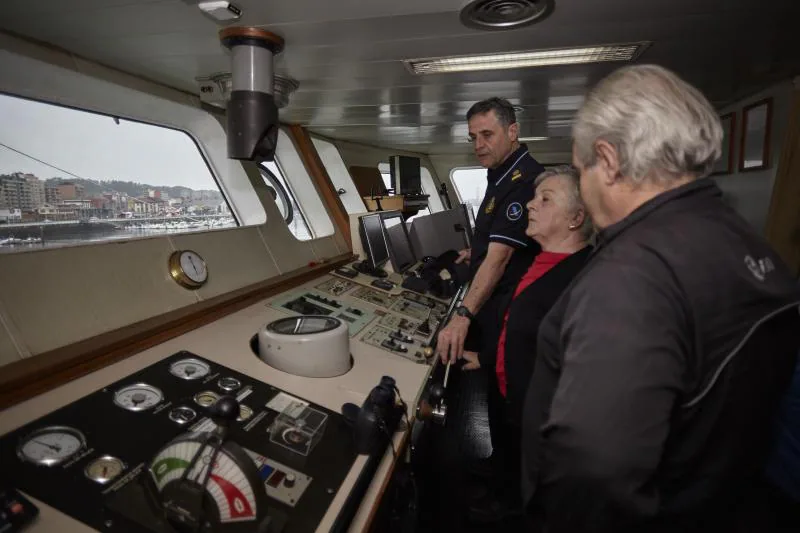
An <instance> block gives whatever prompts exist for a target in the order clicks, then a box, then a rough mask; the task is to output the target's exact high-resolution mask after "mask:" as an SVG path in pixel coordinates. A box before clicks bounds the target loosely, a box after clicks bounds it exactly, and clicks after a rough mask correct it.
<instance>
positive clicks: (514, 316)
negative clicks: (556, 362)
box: [495, 246, 592, 425]
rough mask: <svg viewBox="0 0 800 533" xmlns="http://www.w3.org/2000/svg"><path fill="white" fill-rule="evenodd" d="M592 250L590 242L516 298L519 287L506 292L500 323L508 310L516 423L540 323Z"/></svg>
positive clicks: (508, 365) (511, 406)
mask: <svg viewBox="0 0 800 533" xmlns="http://www.w3.org/2000/svg"><path fill="white" fill-rule="evenodd" d="M591 251H592V247H591V246H586V247H585V248H583V249H581V250H579V251H577V252H575V253H574V254H572V255H570V256H569V257H566V258H564V259H563V260H562V261H560V262H559V263H558V264H557V265H555V266H553V267H552V268H551V269H550V270H548V271H547V272H546V273H545V274H544V275H543V276H542V277H540V278H539V279H537V280H536V281H534V282H533V283H531V284H530V285H528V286H527V287H525V290H523V291H522V292H521V293H520V294H519V296H517V297H516V298H514V297H513V294H514V292H516V288H515V289H514V291H512V292H511V293H510V294H507V295H505V298H504V301H503V303H502V305H500V306H499V312H500V316H499V317H498V320H499V322H500V324H502V323H503V319H504V318H505V313H506V310H507V311H508V323H507V324H506V347H505V369H506V385H507V391H506V402H507V404H508V411H509V413H508V414H509V418H510V421H511V422H512V423H514V424H517V425H518V424H519V423H520V418H521V415H522V403H523V401H524V399H525V391H527V390H528V383H530V380H531V374H532V373H533V363H534V361H535V360H536V337H537V336H538V333H539V323H540V322H541V321H542V319H543V318H544V317H545V315H547V313H548V312H549V311H550V308H551V307H553V304H555V303H556V301H557V300H558V298H559V296H561V293H562V292H564V289H566V288H567V286H568V285H569V284H570V283H571V282H572V280H573V278H574V277H575V276H576V275H577V274H578V272H580V270H581V269H582V268H583V266H584V264H586V260H587V259H588V257H589V254H590V253H591ZM498 335H499V334H498ZM498 340H499V339H498ZM495 345H497V343H496V342H495Z"/></svg>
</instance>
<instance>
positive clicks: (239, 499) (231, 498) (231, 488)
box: [211, 474, 256, 519]
mask: <svg viewBox="0 0 800 533" xmlns="http://www.w3.org/2000/svg"><path fill="white" fill-rule="evenodd" d="M211 479H212V480H213V481H214V482H215V483H216V484H217V486H219V488H220V489H221V490H222V494H224V495H225V499H226V500H227V501H228V509H230V514H231V518H232V519H238V518H255V515H256V513H255V511H253V509H252V508H251V507H250V502H248V501H247V498H245V497H244V494H242V491H240V490H239V487H237V486H235V485H233V484H232V483H230V482H229V481H228V480H227V479H224V478H221V477H219V476H218V475H216V474H211Z"/></svg>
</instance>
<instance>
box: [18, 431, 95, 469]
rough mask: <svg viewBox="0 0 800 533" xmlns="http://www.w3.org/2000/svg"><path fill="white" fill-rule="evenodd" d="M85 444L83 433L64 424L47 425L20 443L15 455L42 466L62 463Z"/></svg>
mask: <svg viewBox="0 0 800 533" xmlns="http://www.w3.org/2000/svg"><path fill="white" fill-rule="evenodd" d="M85 446H86V439H85V438H84V436H83V433H81V432H80V431H78V430H77V429H74V428H71V427H66V426H49V427H46V428H42V429H39V430H36V431H34V432H33V433H31V434H30V435H28V436H27V437H25V439H24V440H23V441H22V442H21V443H20V445H19V448H17V455H18V456H19V457H20V458H21V459H23V460H25V461H28V462H31V463H36V464H39V465H43V466H54V465H58V464H61V463H63V462H64V461H66V460H67V459H69V458H70V457H73V456H74V455H75V454H76V453H78V452H79V451H80V450H82V449H83V448H84V447H85Z"/></svg>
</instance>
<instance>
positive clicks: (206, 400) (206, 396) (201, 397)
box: [194, 390, 219, 407]
mask: <svg viewBox="0 0 800 533" xmlns="http://www.w3.org/2000/svg"><path fill="white" fill-rule="evenodd" d="M217 400H219V394H217V393H216V392H212V391H210V390H206V391H203V392H198V393H197V394H195V395H194V401H195V403H196V404H197V405H200V406H202V407H211V406H212V405H214V404H215V403H217Z"/></svg>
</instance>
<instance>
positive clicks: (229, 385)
mask: <svg viewBox="0 0 800 533" xmlns="http://www.w3.org/2000/svg"><path fill="white" fill-rule="evenodd" d="M217 385H219V388H220V389H222V390H224V391H226V392H232V391H235V390H236V389H238V388H241V386H242V382H241V381H239V380H238V379H236V378H232V377H224V378H221V379H220V380H219V381H218V382H217Z"/></svg>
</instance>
